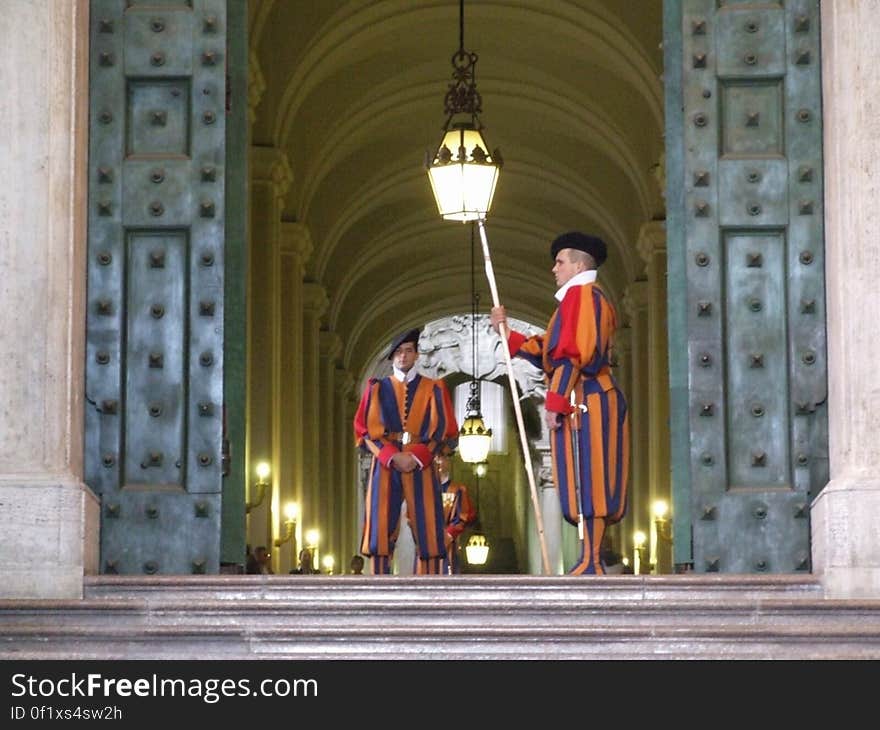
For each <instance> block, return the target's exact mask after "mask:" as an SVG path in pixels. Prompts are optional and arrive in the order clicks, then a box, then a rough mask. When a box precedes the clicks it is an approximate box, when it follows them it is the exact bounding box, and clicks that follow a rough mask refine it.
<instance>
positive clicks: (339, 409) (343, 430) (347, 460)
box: [333, 368, 360, 573]
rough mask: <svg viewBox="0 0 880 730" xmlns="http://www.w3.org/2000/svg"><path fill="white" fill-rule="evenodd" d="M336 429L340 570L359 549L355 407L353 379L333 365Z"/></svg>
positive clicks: (336, 522)
mask: <svg viewBox="0 0 880 730" xmlns="http://www.w3.org/2000/svg"><path fill="white" fill-rule="evenodd" d="M333 382H334V388H335V389H334V397H335V408H336V431H335V433H334V436H333V443H334V445H335V447H336V457H335V461H336V464H337V465H338V467H337V469H336V477H335V479H336V484H335V485H334V489H333V494H334V495H335V496H334V502H333V504H334V511H333V534H334V535H338V538H337V542H336V544H335V546H334V550H335V551H336V552H335V554H336V555H337V556H338V558H339V564H338V568H339V572H341V573H345V572H347V571H348V562H349V560H350V559H351V556H352V555H353V554H354V553H355V552H357V550H358V541H359V539H360V536H359V535H357V534H356V533H355V532H354V527H353V525H354V519H355V518H354V501H353V497H354V494H355V485H356V477H355V474H354V468H353V466H352V465H353V463H354V462H353V460H354V437H353V436H352V433H353V429H352V420H353V419H354V410H355V408H356V406H354V407H352V406H351V398H352V392H353V390H354V378H353V377H352V376H351V375H350V374H349V373H348V371H346V370H343V369H342V368H336V373H335V379H334V381H333Z"/></svg>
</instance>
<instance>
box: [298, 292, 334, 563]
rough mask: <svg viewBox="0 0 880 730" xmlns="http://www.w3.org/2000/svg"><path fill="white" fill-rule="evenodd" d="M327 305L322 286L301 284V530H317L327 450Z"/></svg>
mask: <svg viewBox="0 0 880 730" xmlns="http://www.w3.org/2000/svg"><path fill="white" fill-rule="evenodd" d="M328 304H329V301H328V299H327V294H326V292H325V291H324V288H323V287H322V286H320V285H319V284H315V283H314V282H307V283H305V284H304V285H303V347H302V349H303V354H302V357H303V361H302V372H303V460H302V461H303V504H302V526H303V530H310V529H312V528H319V529H320V519H321V517H320V512H319V505H320V489H319V480H320V476H321V474H320V473H321V464H322V462H323V461H325V460H326V455H325V454H323V453H322V451H321V450H322V449H323V448H325V447H326V444H327V438H322V436H321V431H320V428H321V409H322V407H323V406H322V404H321V400H320V374H321V360H320V348H319V331H320V328H321V317H322V316H323V314H324V312H325V311H327V305H328ZM325 537H326V536H325ZM322 552H323V551H322Z"/></svg>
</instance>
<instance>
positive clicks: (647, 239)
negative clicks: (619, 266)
mask: <svg viewBox="0 0 880 730" xmlns="http://www.w3.org/2000/svg"><path fill="white" fill-rule="evenodd" d="M636 248H637V249H638V252H639V256H641V257H642V261H644V262H645V263H647V264H648V265H650V264H651V263H652V261H653V258H654V256H655V254H665V253H666V221H648V222H647V223H643V224H642V227H641V228H640V229H639V237H638V239H637V241H636Z"/></svg>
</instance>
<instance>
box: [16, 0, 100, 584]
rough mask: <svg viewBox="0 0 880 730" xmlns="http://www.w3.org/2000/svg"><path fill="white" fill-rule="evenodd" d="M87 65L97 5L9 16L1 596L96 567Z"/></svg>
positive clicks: (72, 4)
mask: <svg viewBox="0 0 880 730" xmlns="http://www.w3.org/2000/svg"><path fill="white" fill-rule="evenodd" d="M87 53H88V2H86V0H69V1H65V2H57V1H56V0H15V2H11V3H5V4H4V7H3V22H2V23H0V88H2V89H3V103H2V104H0V129H2V130H4V137H5V142H4V143H3V144H2V145H0V312H3V313H4V316H3V327H2V331H0V363H2V365H0V597H34V598H37V597H80V596H81V595H82V577H83V573H84V572H85V573H92V572H96V571H97V567H98V565H97V562H98V544H99V539H98V530H99V507H98V502H97V499H96V498H95V496H94V495H93V494H92V493H91V491H90V490H89V489H88V488H87V487H86V486H85V485H84V484H83V481H82V474H83V466H82V439H83V428H82V421H83V416H82V414H83V392H84V386H83V340H84V327H83V323H84V321H85V312H84V300H85V244H86V236H85V226H86V187H87V180H86V157H87V151H88V143H87V136H86V132H87V114H88V109H87V103H88V99H87V94H86V93H84V92H83V90H84V89H87V88H88V56H87ZM74 92H76V93H74Z"/></svg>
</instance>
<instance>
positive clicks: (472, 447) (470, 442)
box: [458, 381, 492, 464]
mask: <svg viewBox="0 0 880 730" xmlns="http://www.w3.org/2000/svg"><path fill="white" fill-rule="evenodd" d="M473 382H474V383H476V381H473ZM472 406H473V400H472V399H471V400H469V401H468V411H467V414H466V415H465V419H464V423H462V424H461V429H460V430H459V432H458V453H459V454H460V455H461V460H462V461H463V462H465V463H467V464H480V463H482V462H485V461H486V459H487V458H488V456H489V446H490V444H491V443H492V429H491V428H487V427H486V424H484V423H483V416H482V414H481V413H480V407H479V402H477V405H476V409H475V410H474V409H473V408H472Z"/></svg>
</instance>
